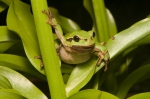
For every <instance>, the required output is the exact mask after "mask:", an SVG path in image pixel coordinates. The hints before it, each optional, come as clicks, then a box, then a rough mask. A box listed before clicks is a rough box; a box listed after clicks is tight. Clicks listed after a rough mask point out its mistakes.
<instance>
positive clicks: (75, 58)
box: [42, 10, 109, 71]
mask: <svg viewBox="0 0 150 99" xmlns="http://www.w3.org/2000/svg"><path fill="white" fill-rule="evenodd" d="M42 12H43V13H44V14H46V15H47V16H48V17H49V19H48V20H47V23H48V24H50V25H51V26H52V27H53V28H54V29H55V33H56V35H57V37H58V40H59V41H60V44H59V46H57V48H56V49H57V53H58V55H59V57H60V59H61V60H62V61H63V62H65V63H67V64H80V63H83V62H86V61H88V60H89V59H90V57H91V55H92V54H95V55H97V56H98V60H97V63H96V65H97V66H99V65H100V64H101V62H102V61H104V62H105V69H104V71H106V70H107V64H108V61H109V53H108V51H107V49H106V47H105V46H104V45H103V44H100V43H97V42H95V40H94V37H95V33H94V32H93V31H84V30H80V31H75V32H72V33H68V34H67V35H65V36H64V35H63V32H62V30H61V27H60V25H59V24H58V23H57V21H56V19H55V18H54V16H53V15H52V13H51V11H50V10H49V13H48V12H46V11H45V10H43V11H42Z"/></svg>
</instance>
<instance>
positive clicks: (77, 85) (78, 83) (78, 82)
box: [66, 57, 104, 96]
mask: <svg viewBox="0 0 150 99" xmlns="http://www.w3.org/2000/svg"><path fill="white" fill-rule="evenodd" d="M96 60H97V57H91V59H90V60H89V61H87V62H85V63H82V64H78V65H76V67H75V68H74V69H73V71H72V73H71V75H70V77H69V80H68V82H67V84H66V93H67V96H71V95H72V94H74V93H76V92H78V91H79V90H80V89H81V88H82V87H83V86H84V85H85V84H87V83H88V81H89V80H90V79H91V78H92V76H93V75H94V73H95V68H96V67H97V66H96V62H97V61H96ZM103 66H104V64H102V65H101V66H99V67H98V68H102V67H103Z"/></svg>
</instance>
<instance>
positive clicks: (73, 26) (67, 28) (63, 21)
mask: <svg viewBox="0 0 150 99" xmlns="http://www.w3.org/2000/svg"><path fill="white" fill-rule="evenodd" d="M50 9H51V11H52V13H53V15H54V17H55V18H56V20H57V22H58V23H59V24H60V26H61V28H62V29H63V32H64V33H70V32H74V31H78V30H81V29H80V27H79V26H78V25H77V23H75V22H74V21H72V20H71V19H69V18H66V17H64V16H61V15H59V13H58V11H57V10H56V9H55V8H52V7H50Z"/></svg>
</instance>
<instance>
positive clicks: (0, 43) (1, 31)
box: [0, 26, 20, 52]
mask: <svg viewBox="0 0 150 99" xmlns="http://www.w3.org/2000/svg"><path fill="white" fill-rule="evenodd" d="M18 42H20V39H19V37H18V36H17V35H16V34H14V33H13V32H12V31H9V30H8V29H7V27H6V26H0V52H4V51H6V50H8V49H9V48H10V47H12V46H13V45H15V44H17V43H18Z"/></svg>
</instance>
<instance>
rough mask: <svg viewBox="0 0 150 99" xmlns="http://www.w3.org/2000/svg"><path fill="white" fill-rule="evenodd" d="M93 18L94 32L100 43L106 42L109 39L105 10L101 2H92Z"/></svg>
mask: <svg viewBox="0 0 150 99" xmlns="http://www.w3.org/2000/svg"><path fill="white" fill-rule="evenodd" d="M92 2H93V10H94V16H95V24H94V25H95V28H96V29H95V30H96V32H97V34H98V38H99V41H100V42H102V41H103V42H104V41H107V40H108V38H110V37H109V35H108V34H109V33H108V30H109V29H108V24H107V15H106V9H105V5H104V1H103V0H92Z"/></svg>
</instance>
